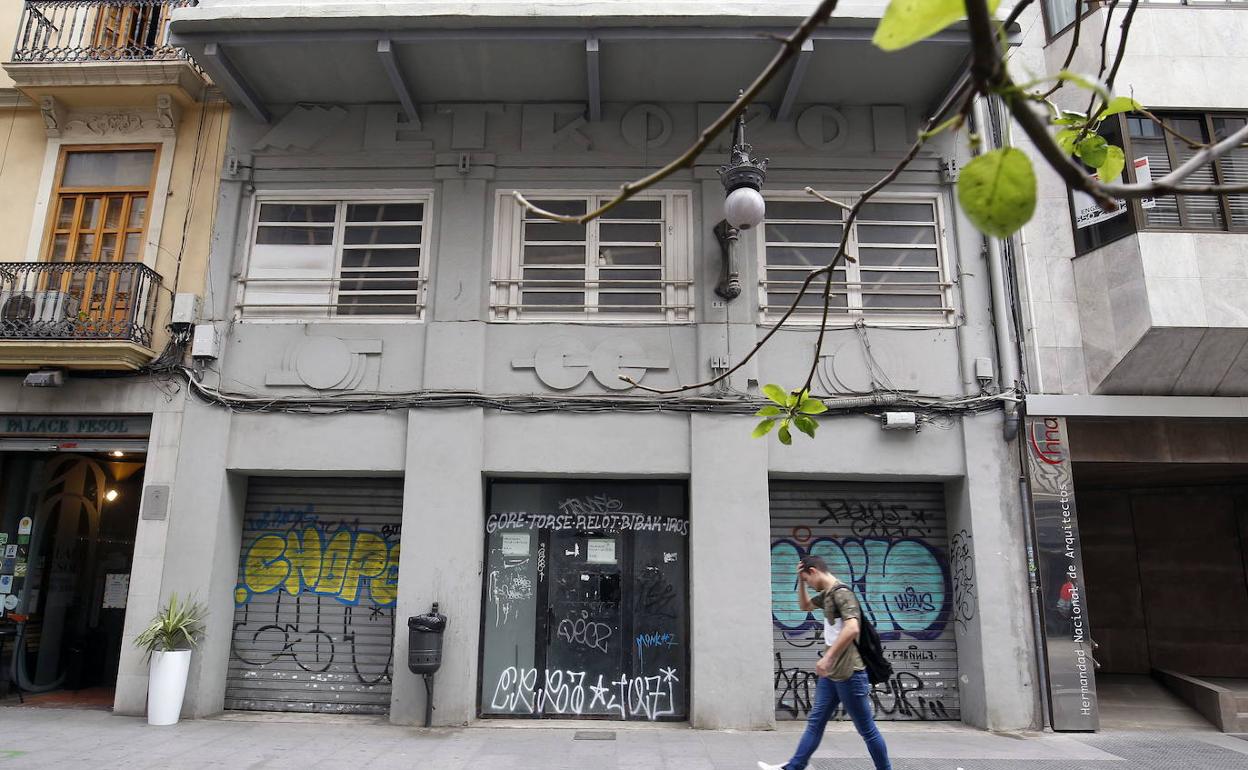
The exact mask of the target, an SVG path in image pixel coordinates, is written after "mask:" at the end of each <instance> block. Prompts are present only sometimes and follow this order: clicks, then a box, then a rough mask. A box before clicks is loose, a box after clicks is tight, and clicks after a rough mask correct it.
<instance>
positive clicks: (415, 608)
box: [390, 409, 485, 725]
mask: <svg viewBox="0 0 1248 770" xmlns="http://www.w3.org/2000/svg"><path fill="white" fill-rule="evenodd" d="M483 430H484V417H483V414H482V411H481V410H480V409H453V410H422V409H412V410H410V411H409V412H408V428H407V469H406V472H405V477H404V485H403V533H402V541H401V542H402V544H403V555H402V558H401V559H400V560H399V597H398V606H397V608H396V610H395V624H396V629H395V632H396V633H395V639H394V690H393V693H392V695H391V701H390V721H391V722H394V723H396V724H423V719H424V711H425V689H424V683H423V681H422V680H421V678H420V677H419V676H415V675H413V674H412V673H410V672H409V671H408V670H407V618H408V617H410V616H412V615H419V614H421V613H423V612H428V611H429V606H430V605H431V604H432V603H433V602H437V603H438V605H439V611H440V612H441V613H442V614H444V615H446V616H447V628H446V636H445V638H444V640H443V644H444V648H443V649H444V657H443V662H442V669H441V671H440V672H439V673H438V674H437V678H436V688H435V691H434V706H435V709H436V710H435V711H434V712H433V723H434V724H435V725H459V724H464V723H466V722H468V721H470V720H472V719H473V718H474V717H475V716H476V709H477V697H476V692H477V657H478V654H477V649H478V645H479V643H480V636H481V568H482V564H481V558H482V547H483V540H482V538H483V537H484V535H483V533H484V529H483V527H484V524H485V498H484V489H483V486H482V479H481V468H482V460H483Z"/></svg>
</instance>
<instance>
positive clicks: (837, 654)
mask: <svg viewBox="0 0 1248 770" xmlns="http://www.w3.org/2000/svg"><path fill="white" fill-rule="evenodd" d="M797 576H798V580H797V603H798V606H800V607H801V608H802V609H803V610H805V611H806V612H813V611H814V608H816V607H818V608H819V609H821V610H823V614H824V620H823V641H824V644H825V645H827V650H826V651H825V652H824V653H823V657H821V658H820V659H819V662H818V663H816V664H815V673H817V674H818V675H819V683H818V684H817V685H816V686H815V704H814V706H813V707H812V708H811V710H810V715H809V716H807V718H806V731H805V732H804V733H802V740H801V741H800V742H799V743H798V744H797V752H796V753H795V754H794V755H793V758H792V759H790V760H789V761H788V762H786V763H785V764H783V765H769V764H767V763H765V762H759V763H758V766H759V768H761V770H806V764H807V763H808V762H810V757H811V755H812V754H814V753H815V749H817V748H819V742H820V741H821V740H823V731H824V729H825V728H826V727H827V726H828V719H829V718H831V716H832V714H833V713H834V712H835V711H836V707H837V706H838V705H840V704H842V703H843V704H845V711H846V712H847V713H848V714H849V718H850V719H852V720H853V721H854V727H855V728H857V729H858V734H859V735H861V736H862V739H863V740H864V741H866V743H867V751H868V752H869V753H870V754H871V760H872V761H873V762H874V763H875V770H892V767H893V766H892V765H891V764H890V763H889V761H888V747H887V746H885V745H884V736H882V735H880V731H879V730H878V729H877V728H876V726H875V718H874V716H873V715H872V709H871V699H870V697H869V695H868V693H870V692H871V683H870V682H868V681H867V672H866V670H865V668H866V667H865V666H864V665H863V663H862V657H861V656H860V655H859V654H858V650H857V648H855V647H854V640H856V639H857V638H858V630H859V628H860V624H861V619H862V608H861V607H860V606H859V605H858V597H857V596H855V595H854V592H853V589H851V588H850V587H849V586H847V585H845V584H844V583H842V582H841V581H839V580H837V579H836V578H835V577H834V576H833V575H832V574H831V573H830V572H828V563H827V562H825V561H824V560H823V559H822V558H820V557H818V556H803V557H802V560H801V561H800V562H798V565H797ZM808 585H809V586H810V587H811V588H812V589H814V590H815V591H817V592H818V593H816V594H815V595H814V596H813V597H811V596H807V595H806V586H808Z"/></svg>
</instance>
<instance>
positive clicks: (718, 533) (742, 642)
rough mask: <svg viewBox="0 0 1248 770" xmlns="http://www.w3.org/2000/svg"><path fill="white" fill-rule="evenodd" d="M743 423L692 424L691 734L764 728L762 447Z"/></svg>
mask: <svg viewBox="0 0 1248 770" xmlns="http://www.w3.org/2000/svg"><path fill="white" fill-rule="evenodd" d="M751 422H752V421H751V420H750V419H749V418H742V417H725V416H713V415H694V416H693V418H692V424H691V426H690V427H691V433H692V435H693V446H692V454H691V465H692V477H691V481H690V489H689V503H690V511H689V523H690V554H689V565H690V570H689V586H690V597H689V602H690V612H691V617H690V635H691V637H692V643H693V647H692V651H691V652H692V664H693V670H692V672H691V673H692V677H693V683H692V697H691V700H692V703H691V712H690V721H691V722H692V724H693V726H694V727H705V728H709V729H723V728H733V727H738V728H740V727H746V728H763V727H770V726H771V725H772V724H773V723H774V721H775V704H774V695H773V692H772V653H773V650H772V636H771V628H770V626H769V624H768V622H767V619H768V617H769V615H768V613H767V612H766V611H765V610H766V608H768V607H770V604H771V569H770V566H771V563H770V551H769V547H770V539H771V538H770V530H769V527H770V522H769V514H768V506H767V463H766V451H767V450H766V445H765V444H763V443H762V442H759V441H755V440H754V439H751V438H750V435H749V433H748V431H747V429H748V428H749V427H750V423H751Z"/></svg>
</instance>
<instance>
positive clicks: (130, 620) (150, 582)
mask: <svg viewBox="0 0 1248 770" xmlns="http://www.w3.org/2000/svg"><path fill="white" fill-rule="evenodd" d="M184 398H185V396H184V395H181V394H180V395H179V396H178V397H177V398H175V399H174V401H173V402H172V403H171V404H168V408H167V409H166V410H164V411H158V412H155V413H153V414H152V435H151V437H150V438H149V439H148V445H147V463H146V466H145V467H144V469H143V497H144V500H143V501H142V502H141V503H140V510H141V511H143V515H141V516H140V517H139V524H138V528H137V529H136V530H135V534H134V562H133V564H132V565H131V567H130V592H129V596H128V598H127V599H126V621H125V628H124V630H123V632H122V642H121V662H120V664H119V666H118V669H117V690H116V694H115V696H114V700H113V711H114V712H115V713H117V714H127V715H140V714H143V713H144V712H145V711H146V708H147V665H148V663H147V657H146V656H145V655H144V654H143V652H142V651H141V650H140V649H139V648H138V647H135V646H134V638H135V637H136V636H138V635H139V634H140V633H141V632H142V631H143V629H144V628H146V627H147V624H148V623H149V622H151V620H152V618H154V617H155V616H156V611H157V609H158V608H159V606H160V596H161V593H160V591H161V583H162V574H163V572H164V565H165V546H166V543H167V540H168V531H169V520H168V518H167V517H168V515H169V512H170V506H169V505H168V502H169V494H170V492H171V490H172V488H173V482H174V477H175V476H176V474H177V467H178V448H179V446H180V445H181V436H182V410H183V407H184V404H185V402H184V400H183V399H184ZM159 495H165V499H166V505H165V506H164V507H163V508H164V511H163V512H164V514H165V517H163V518H148V517H149V516H156V515H159V514H160V513H161V511H160V509H159V505H158V504H157V503H155V502H154V501H153V500H152V499H150V498H152V497H153V496H159ZM149 511H150V513H149Z"/></svg>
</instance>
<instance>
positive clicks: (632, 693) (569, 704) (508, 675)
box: [490, 666, 680, 719]
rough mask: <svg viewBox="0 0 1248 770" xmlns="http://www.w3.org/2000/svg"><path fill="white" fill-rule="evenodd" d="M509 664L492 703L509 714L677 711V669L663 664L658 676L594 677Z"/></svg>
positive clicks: (653, 713) (651, 713) (653, 714)
mask: <svg viewBox="0 0 1248 770" xmlns="http://www.w3.org/2000/svg"><path fill="white" fill-rule="evenodd" d="M541 673H542V672H541V671H539V670H538V669H536V668H518V667H515V666H509V667H507V668H505V669H503V671H502V673H501V674H499V676H498V683H497V684H496V685H495V687H494V695H493V697H492V698H491V700H490V708H491V709H493V710H494V711H495V712H506V713H509V714H566V715H571V716H580V715H582V714H594V715H599V716H602V715H615V716H618V717H620V718H621V719H626V718H628V717H630V716H632V717H641V718H643V719H657V718H659V717H664V716H672V715H674V714H675V713H676V693H675V689H676V685H677V684H678V683H679V682H680V677H678V676H677V675H676V669H674V668H661V669H659V673H658V674H657V675H654V676H628V675H626V674H620V675H619V676H617V677H614V678H612V677H610V676H608V675H606V674H598V675H597V676H596V677H595V678H594V679H590V678H589V675H587V674H586V673H585V672H584V671H565V670H562V669H554V670H547V671H546V672H545V677H544V679H542V680H541V681H540V682H539V675H540V674H541Z"/></svg>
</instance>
